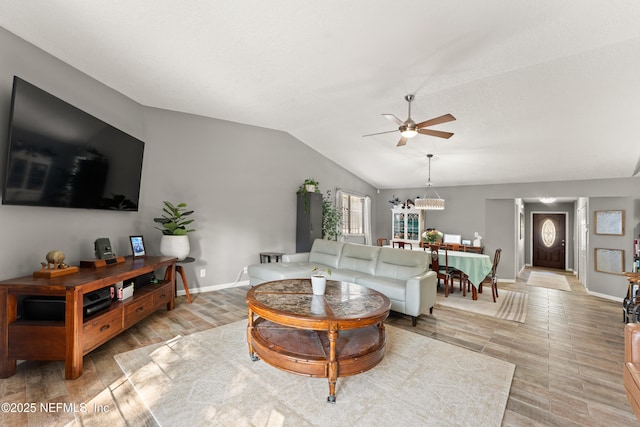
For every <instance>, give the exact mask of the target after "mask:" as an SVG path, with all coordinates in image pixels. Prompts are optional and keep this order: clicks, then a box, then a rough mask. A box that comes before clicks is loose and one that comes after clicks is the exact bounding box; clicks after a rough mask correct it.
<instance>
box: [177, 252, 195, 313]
mask: <svg viewBox="0 0 640 427" xmlns="http://www.w3.org/2000/svg"><path fill="white" fill-rule="evenodd" d="M195 260H196V259H195V258H193V257H190V256H189V257H186V258H185V259H183V260H181V261H177V262H176V273H180V277H182V285H183V286H184V292H185V294H186V295H187V301H189V304H191V294H189V284H188V283H187V276H186V275H185V274H184V268H183V267H182V265H181V264H188V263H190V262H194V261H195ZM177 282H178V281H177V277H176V288H175V289H176V295H177V294H178V286H177V284H178V283H177Z"/></svg>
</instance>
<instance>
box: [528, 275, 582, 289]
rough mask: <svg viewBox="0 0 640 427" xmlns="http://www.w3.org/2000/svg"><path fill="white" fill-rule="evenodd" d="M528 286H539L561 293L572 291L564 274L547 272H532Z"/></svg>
mask: <svg viewBox="0 0 640 427" xmlns="http://www.w3.org/2000/svg"><path fill="white" fill-rule="evenodd" d="M527 285H528V286H539V287H542V288H548V289H557V290H560V291H571V287H570V286H569V282H568V281H567V278H566V277H565V276H563V275H562V274H556V273H552V272H545V271H532V272H531V273H529V280H527Z"/></svg>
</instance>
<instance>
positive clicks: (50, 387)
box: [0, 270, 640, 427]
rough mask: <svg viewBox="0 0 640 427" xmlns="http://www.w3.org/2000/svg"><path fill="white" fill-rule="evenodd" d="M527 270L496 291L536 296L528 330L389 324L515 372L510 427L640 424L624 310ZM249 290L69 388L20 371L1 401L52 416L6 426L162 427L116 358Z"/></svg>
mask: <svg viewBox="0 0 640 427" xmlns="http://www.w3.org/2000/svg"><path fill="white" fill-rule="evenodd" d="M529 271H530V270H525V271H524V273H523V274H522V275H521V277H519V278H518V280H517V281H516V283H509V284H504V283H501V284H500V285H499V286H500V288H504V289H511V290H519V291H525V292H528V293H529V309H528V314H527V319H526V322H525V323H524V324H521V323H516V322H510V321H504V320H498V319H495V318H492V317H486V316H481V315H474V314H472V313H468V312H460V311H458V310H454V309H447V308H444V307H439V306H438V307H436V308H435V309H434V311H433V315H423V316H421V317H420V320H419V321H418V325H417V326H416V327H412V326H411V319H410V318H409V317H407V316H402V315H399V314H396V313H392V314H391V316H390V317H389V319H388V320H387V322H388V323H389V324H392V325H394V326H399V327H402V328H404V329H407V330H409V331H412V332H415V333H418V334H422V335H425V336H428V337H431V338H434V339H437V340H441V341H445V342H448V343H451V344H455V345H458V346H461V347H465V348H468V349H471V350H473V351H476V352H481V353H485V354H488V355H491V356H493V357H497V358H499V359H503V360H506V361H508V362H511V363H514V364H515V365H516V371H515V374H514V379H513V384H512V386H511V393H510V396H509V401H508V404H507V410H506V412H505V416H504V421H503V425H504V426H562V427H566V426H629V425H640V424H638V422H637V421H636V418H635V416H634V414H633V412H631V409H630V407H629V404H628V402H627V399H626V395H625V392H624V388H623V385H622V364H623V358H624V339H623V328H624V324H623V322H622V311H621V308H620V304H619V303H617V302H613V301H609V300H605V299H602V298H598V297H593V296H590V295H588V294H587V293H586V292H585V290H584V289H583V287H582V285H581V284H580V283H579V282H577V281H576V280H575V279H574V278H573V276H572V275H567V278H568V280H569V283H570V285H571V289H572V291H571V292H564V291H558V290H550V289H546V288H539V287H532V286H527V285H526V281H527V278H528V275H529ZM247 289H248V288H247V287H241V288H232V289H225V290H221V291H216V292H209V293H202V294H195V295H192V297H193V303H192V304H188V303H187V301H186V298H185V297H178V298H177V300H176V309H175V310H174V311H172V312H166V311H158V312H157V313H155V314H153V315H151V316H150V317H149V318H148V319H146V320H144V321H142V322H140V323H139V324H137V325H136V326H134V327H132V328H131V329H129V330H128V331H126V332H124V333H122V334H121V335H120V336H118V337H116V338H114V339H113V340H111V341H110V342H108V343H106V344H105V345H103V346H102V347H100V348H98V349H96V350H95V351H93V352H91V353H90V354H88V355H87V356H85V358H84V374H83V375H82V376H81V377H80V378H79V379H77V380H75V381H65V380H64V379H63V378H64V365H63V363H62V362H35V361H28V362H24V363H21V364H20V365H18V370H17V373H16V375H14V376H13V377H11V378H8V379H1V380H0V402H2V403H3V402H9V403H11V402H15V403H31V402H34V403H37V404H38V405H39V404H40V403H42V402H44V403H46V402H49V403H52V405H50V406H49V407H50V408H51V409H52V410H51V411H50V412H48V413H47V412H41V411H36V412H34V413H21V414H15V413H4V412H0V425H4V426H44V425H46V426H53V425H62V426H64V425H87V426H101V425H105V426H118V425H130V426H145V425H148V426H154V425H156V422H155V420H154V419H153V418H152V416H151V415H150V413H149V412H148V410H147V409H146V408H145V406H144V404H143V403H142V401H141V400H140V399H139V398H138V396H137V394H136V392H135V390H133V388H132V387H131V386H130V385H129V383H128V382H127V380H126V379H125V378H124V376H123V374H122V372H121V370H120V368H119V367H118V365H117V364H116V362H115V361H114V359H113V355H114V354H117V353H121V352H125V351H128V350H132V349H135V348H138V347H142V346H146V345H149V344H152V343H156V342H162V341H165V340H168V339H171V338H173V337H175V336H176V335H187V334H191V333H194V332H198V331H202V330H206V329H209V328H213V327H216V326H220V325H223V324H227V323H231V322H235V321H237V320H242V319H245V318H246V314H247V313H246V303H245V301H244V297H245V294H246V291H247ZM469 363H470V364H473V360H469ZM450 399H451V400H452V401H453V400H460V399H464V396H450ZM428 401H429V396H425V403H427V402H428ZM63 403H66V404H75V405H76V411H77V412H76V413H75V414H73V413H71V412H68V411H69V410H70V409H71V407H70V406H67V407H66V408H65V407H63V406H62V404H63ZM81 404H84V405H86V406H81ZM188 410H189V408H185V411H188Z"/></svg>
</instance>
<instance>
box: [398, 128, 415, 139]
mask: <svg viewBox="0 0 640 427" xmlns="http://www.w3.org/2000/svg"><path fill="white" fill-rule="evenodd" d="M417 134H418V131H417V130H414V129H405V130H403V131H401V132H400V135H402V136H404V137H405V138H413V137H414V136H416V135H417Z"/></svg>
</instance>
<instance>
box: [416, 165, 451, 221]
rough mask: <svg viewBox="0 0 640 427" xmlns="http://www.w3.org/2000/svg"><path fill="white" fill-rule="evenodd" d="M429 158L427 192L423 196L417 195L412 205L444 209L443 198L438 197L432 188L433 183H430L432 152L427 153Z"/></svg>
mask: <svg viewBox="0 0 640 427" xmlns="http://www.w3.org/2000/svg"><path fill="white" fill-rule="evenodd" d="M427 157H428V158H429V178H428V180H427V192H426V193H425V194H424V197H417V198H416V199H415V200H414V204H413V206H414V207H415V208H416V209H424V210H430V211H441V210H443V209H444V199H443V198H442V197H440V195H439V194H438V192H437V191H436V190H434V189H433V184H432V183H431V158H432V157H433V154H427Z"/></svg>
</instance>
